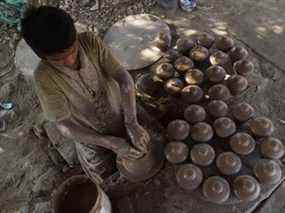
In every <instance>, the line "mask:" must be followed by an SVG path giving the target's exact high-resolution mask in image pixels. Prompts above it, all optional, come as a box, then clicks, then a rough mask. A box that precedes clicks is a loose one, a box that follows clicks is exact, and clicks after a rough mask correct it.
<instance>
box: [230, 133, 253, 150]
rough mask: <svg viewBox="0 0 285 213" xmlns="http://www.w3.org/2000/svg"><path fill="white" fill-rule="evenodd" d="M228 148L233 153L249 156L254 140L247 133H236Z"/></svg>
mask: <svg viewBox="0 0 285 213" xmlns="http://www.w3.org/2000/svg"><path fill="white" fill-rule="evenodd" d="M230 146H231V148H232V150H233V151H234V152H235V153H238V154H240V155H249V154H250V153H252V152H253V151H254V149H255V140H254V139H253V137H251V135H249V134H247V133H243V132H241V133H236V134H235V135H233V136H232V137H231V139H230Z"/></svg>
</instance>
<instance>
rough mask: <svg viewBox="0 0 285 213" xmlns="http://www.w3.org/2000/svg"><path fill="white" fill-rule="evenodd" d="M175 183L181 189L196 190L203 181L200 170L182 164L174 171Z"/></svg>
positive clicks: (190, 165)
mask: <svg viewBox="0 0 285 213" xmlns="http://www.w3.org/2000/svg"><path fill="white" fill-rule="evenodd" d="M176 181H177V183H178V185H179V186H180V187H181V188H182V189H186V190H188V191H193V190H195V189H197V188H198V187H199V186H200V184H201V183H202V181H203V173H202V171H201V169H200V168H199V167H197V166H195V165H193V164H184V165H181V166H179V167H178V169H177V171H176Z"/></svg>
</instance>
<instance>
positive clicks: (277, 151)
mask: <svg viewBox="0 0 285 213" xmlns="http://www.w3.org/2000/svg"><path fill="white" fill-rule="evenodd" d="M260 142H261V153H262V155H263V156H264V157H267V158H271V159H275V160H278V159H280V158H282V157H283V155H284V152H285V148H284V145H283V143H282V142H281V141H280V140H279V139H277V138H273V137H268V138H263V139H261V141H260Z"/></svg>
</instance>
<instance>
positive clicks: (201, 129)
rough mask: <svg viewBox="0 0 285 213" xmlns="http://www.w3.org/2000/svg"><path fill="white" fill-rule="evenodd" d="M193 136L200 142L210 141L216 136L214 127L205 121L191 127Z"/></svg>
mask: <svg viewBox="0 0 285 213" xmlns="http://www.w3.org/2000/svg"><path fill="white" fill-rule="evenodd" d="M190 134H191V138H192V139H193V140H195V141H198V142H207V141H210V140H211V139H212V138H213V136H214V131H213V129H212V127H211V126H210V125H209V124H207V123H204V122H199V123H196V124H195V125H194V126H192V127H191V133H190Z"/></svg>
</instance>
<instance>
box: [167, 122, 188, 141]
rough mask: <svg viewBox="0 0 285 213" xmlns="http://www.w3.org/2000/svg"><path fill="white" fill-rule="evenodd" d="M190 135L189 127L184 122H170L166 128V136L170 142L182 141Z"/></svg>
mask: <svg viewBox="0 0 285 213" xmlns="http://www.w3.org/2000/svg"><path fill="white" fill-rule="evenodd" d="M189 134H190V125H189V124H188V123H187V122H186V121H184V120H174V121H171V122H170V123H169V124H168V126H167V136H168V138H169V139H171V140H176V141H183V140H185V139H186V138H187V137H188V136H189Z"/></svg>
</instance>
